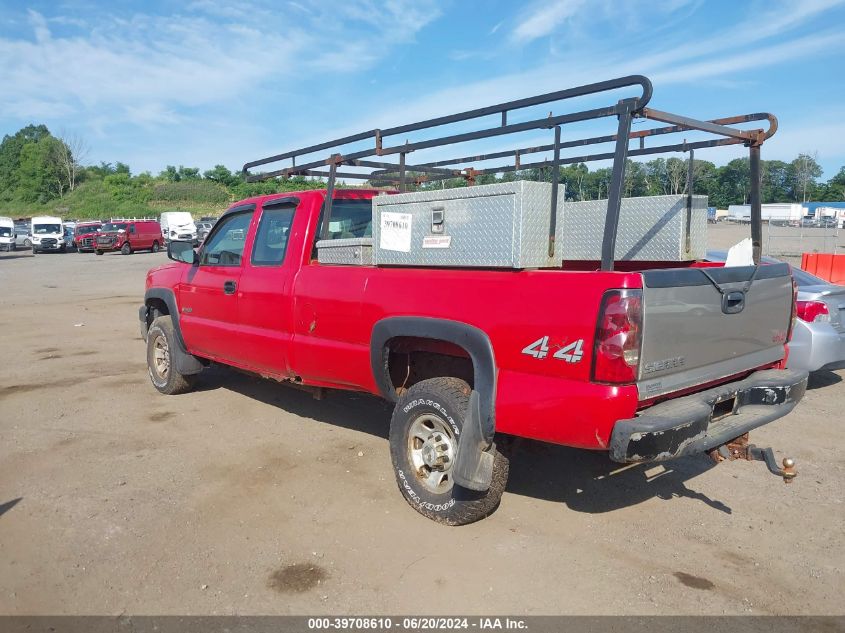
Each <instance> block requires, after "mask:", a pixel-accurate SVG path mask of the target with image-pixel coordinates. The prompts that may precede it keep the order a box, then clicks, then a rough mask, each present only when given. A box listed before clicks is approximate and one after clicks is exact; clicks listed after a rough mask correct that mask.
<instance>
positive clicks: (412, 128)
mask: <svg viewBox="0 0 845 633" xmlns="http://www.w3.org/2000/svg"><path fill="white" fill-rule="evenodd" d="M637 86H638V87H639V88H640V89H641V90H640V94H639V96H635V97H627V98H624V99H620V100H619V101H617V103H615V104H613V105H607V106H604V107H599V108H593V109H588V110H580V111H575V112H568V113H563V114H555V113H553V112H550V113H549V115H548V116H547V117H543V118H540V119H532V120H528V121H523V122H519V123H508V114H509V113H512V112H514V111H518V110H522V109H524V108H529V107H532V106H538V105H542V104H548V103H555V102H561V101H565V100H567V99H573V98H576V97H584V96H587V95H595V94H598V93H603V92H608V91H611V90H618V89H622V88H630V87H637ZM651 96H652V84H651V81H650V80H649V79H648V78H647V77H644V76H642V75H630V76H627V77H620V78H618V79H611V80H608V81H601V82H598V83H593V84H588V85H585V86H578V87H575V88H569V89H566V90H559V91H556V92H550V93H546V94H542V95H538V96H535V97H528V98H525V99H518V100H515V101H508V102H506V103H500V104H498V105H493V106H489V107H486V108H478V109H475V110H468V111H466V112H460V113H458V114H452V115H447V116H441V117H436V118H433V119H428V120H425V121H420V122H417V123H410V124H407V125H400V126H396V127H391V128H387V129H373V130H368V131H366V132H361V133H359V134H353V135H351V136H345V137H343V138H339V139H335V140H332V141H327V142H325V143H319V144H317V145H311V146H308V147H303V148H300V149H297V150H293V151H290V152H285V153H282V154H276V155H275V156H269V157H267V158H262V159H259V160H254V161H251V162H248V163H246V164H245V165H244V167H243V175H244V178H245V179H246V181H247V182H253V181H257V180H266V179H270V178H277V177H284V178H287V177H290V176H319V177H323V178H327V179H328V183H327V195H326V202H325V208H324V215H325V217H326V221H325V222H324V223H323V231H324V233H323V236H322V237H323V238H325V237H327V234H326V231H328V226H329V223H328V218H330V217H331V210H332V199H333V193H334V189H335V182H336V180H337V179H338V178H345V179H360V180H369V181H375V182H380V183H392V184H396V185H398V187H399V190H400V191H404V190H405V186H406V183H407V182H408V180H409V174H408V172H414V174H415V175H414V176H412V177H413V180H414V181H415V182H417V183H420V182H424V181H438V180H445V179H449V178H455V177H463V178H465V179H466V180H467V182H468V184H474V183H475V178H476V177H477V176H479V175H484V174H497V173H504V172H511V171H517V170H520V169H533V168H551V169H552V173H555V174H556V173H557V172H558V168H559V166H560V165H565V164H570V163H586V162H591V161H598V160H613V169H612V174H611V179H610V185H609V187H608V199H607V215H606V217H605V226H604V237H603V242H602V255H601V269H602V270H613V265H614V252H615V249H616V233H617V229H618V225H619V210H620V206H621V203H622V192H623V188H624V182H625V165H626V161H627V159H628V158H629V157H632V156H647V155H651V154H662V153H668V152H684V153H686V152H689V154H690V161H689V173H688V176H687V183H688V195H689V201H690V202H691V197H692V172H693V155H694V154H693V153H694V151H695V150H697V149H705V148H711V147H719V146H724V145H745V146H746V147H748V148H749V158H750V168H751V238H752V242H753V253H754V262H755V263H759V262H760V254H761V250H762V219H761V208H760V203H761V199H760V186H761V179H760V147H761V146H762V144H763V142H764V141H765V140H766V139H768V138H770V137H771V136H772V135H773V134H774V133H775V132H776V131H777V119H776V118H775V117H774V115H772V114H768V113H765V112H763V113H755V114H744V115H739V116H732V117H725V118H719V119H711V120H708V121H700V120H697V119H692V118H689V117H685V116H680V115H677V114H671V113H669V112H662V111H660V110H655V109H653V108H648V107H646V106H647V105H648V103H649V101H650V100H651ZM491 115H501V124H500V125H495V126H492V127H485V128H482V129H478V130H474V131H470V132H463V133H457V134H451V135H448V136H441V137H439V138H434V139H426V140H421V141H416V142H407V141H405V142H403V143H397V144H392V145H391V144H389V143H387V142H386V140H387V139H389V138H390V137H395V136H398V135H400V134H407V133H409V132H417V131H420V130H429V129H432V128H437V127H439V126H444V125H449V124H452V123H458V122H464V121H470V120H473V119H479V118H483V117H489V116H491ZM609 117H616V119H617V129H616V133H615V134H609V135H605V136H594V137H589V138H583V139H577V140H571V141H570V140H567V141H565V142H562V141H561V126H562V125H565V124H569V123H576V122H582V121H588V120H591V119H601V118H609ZM635 118H640V119H650V120H652V121H658V122H660V123H665V124H668V125H667V126H665V127H657V128H651V129H643V130H637V131H633V132H632V131H631V122H632V120H633V119H635ZM751 121H768V123H769V127H768V129H767V130H763V129H754V130H742V129H739V128H736V127H731V126H733V125H736V124H741V123H747V122H751ZM541 129H550V130H553V141H552V143H550V144H548V145H540V146H535V147H522V148H517V149H513V150H508V151H503V152H493V153H488V154H478V155H474V156H461V157H458V158H453V159H447V160H438V161H434V162H427V163H420V164H408V163H407V161H406V159H407V155H408V154H410V153H412V152H415V151H417V150H422V149H429V148H433V147H443V146H448V145H454V144H456V143H464V142H467V141H476V140H480V139H487V138H493V137H499V136H506V135H509V134H516V133H520V132H527V131H530V130H541ZM686 131H697V132H704V133H708V134H710V135H711V136H713V137H715V138H707V139H705V140H700V141H695V142H689V143H688V142H687V141H686V139H684V140H683V142H682V143H675V144H668V145H659V146H656V147H646V145H645V139H646V137H650V136H660V135H664V134H677V133H681V132H686ZM631 139H639V147H637V148H633V149H632V148H630V147H629V146H630V141H631ZM366 140H371V141H372V143H373V144H372V146H371V147H367V148H366V149H363V150H359V151H354V152H350V153H347V154H342V153H339V152H338V150H339V149H340V148H341V147H342V146H344V145H348V144H351V143H358V142H361V141H366ZM601 143H615V149H614V151H612V152H604V153H597V154H585V155H581V156H571V157H561V155H560V151H561V150H562V149H566V148H574V147H587V146H590V145H596V144H601ZM327 150H328V151H329V152H331V153H330V155H329V156H328V157H327V158H324V159H320V160H312V161H311V162H306V163H303V164H300V165H297V164H296V159H297V158H298V157H300V158H301V157H303V156H306V155H308V154H313V153H316V152H322V151H327ZM549 151H551V152H552V153H553V158H552V160H551V161H549V160H543V161H539V162H522V159H523V157H525V156H527V155H530V154H536V153H540V152H549ZM396 154H398V158H399V162H398V163H391V162H384V161H378V160H368V159H371V158H372V157H382V156H392V155H396ZM497 158H507V159H511V161H510V162H508V163H507V164H503V165H499V166H495V167H487V168H484V169H474V168H473V167H471V166H466V164H467V163H473V162H481V161H488V160H492V159H497ZM287 160H290V166H289V167H284V168H281V169H276V170H274V171H269V172H262V173H257V174H255V173H250V171H249V170H250V169H253V168H255V167H260V166H263V165H269V164H272V163H278V162H281V161H287ZM344 165H347V166H354V167H359V168H365V169H369V170H370V171H369V172H343V171H339V168H340V167H342V166H344ZM326 167H328V171H325V168H326ZM557 198H558V178H552V196H551V205H550V212H549V255H550V256H553V255H554V239H555V226H556V223H557ZM687 206H688V213H689V211H690V209H691V206H690V204H688V205H687Z"/></svg>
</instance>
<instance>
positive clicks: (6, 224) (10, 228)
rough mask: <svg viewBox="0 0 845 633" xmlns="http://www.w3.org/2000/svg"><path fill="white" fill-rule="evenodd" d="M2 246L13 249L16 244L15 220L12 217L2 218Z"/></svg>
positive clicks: (0, 238)
mask: <svg viewBox="0 0 845 633" xmlns="http://www.w3.org/2000/svg"><path fill="white" fill-rule="evenodd" d="M0 248H2V249H3V250H5V251H13V250H15V248H16V245H15V222H14V220H12V218H5V217H3V218H0Z"/></svg>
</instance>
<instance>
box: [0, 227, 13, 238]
mask: <svg viewBox="0 0 845 633" xmlns="http://www.w3.org/2000/svg"><path fill="white" fill-rule="evenodd" d="M11 234H12V229H10V228H9V227H8V226H0V237H9V236H10V235H11Z"/></svg>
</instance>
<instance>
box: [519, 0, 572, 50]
mask: <svg viewBox="0 0 845 633" xmlns="http://www.w3.org/2000/svg"><path fill="white" fill-rule="evenodd" d="M582 6H584V0H553V1H552V2H549V0H543V1H542V2H535V3H533V4H532V5H530V6H529V7H528V8H527V9H526V11H527V12H528V13H529V15H528V16H527V17H526V18H524V19H523V20H522V21H520V23H519V24H517V26H516V28H515V29H514V30H513V34H512V38H513V39H514V40H515V41H517V42H520V43H527V42H531V41H532V40H536V39H537V38H540V37H544V36H546V35H549V34H550V33H552V32H554V30H555V29H556V28H557V27H558V26H560V25H561V24H562V23H563V22H565V21H566V20H567V19H569V18H571V17H573V16H574V15H575V14H576V13H577V12H578V11H579V10H580V9H581V7H582Z"/></svg>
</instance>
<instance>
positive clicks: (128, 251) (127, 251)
mask: <svg viewBox="0 0 845 633" xmlns="http://www.w3.org/2000/svg"><path fill="white" fill-rule="evenodd" d="M120 254H121V255H131V254H132V247H131V246H130V245H129V242H124V243H123V246H121V247H120Z"/></svg>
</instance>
